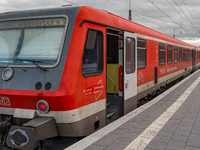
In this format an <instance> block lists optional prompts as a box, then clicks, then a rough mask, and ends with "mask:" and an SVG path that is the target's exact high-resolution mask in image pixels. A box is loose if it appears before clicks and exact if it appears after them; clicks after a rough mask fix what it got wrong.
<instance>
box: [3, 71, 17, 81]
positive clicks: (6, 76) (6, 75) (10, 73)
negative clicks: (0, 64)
mask: <svg viewBox="0 0 200 150" xmlns="http://www.w3.org/2000/svg"><path fill="white" fill-rule="evenodd" d="M13 74H14V71H13V69H12V68H6V69H5V70H4V71H3V73H2V79H3V80H4V81H8V80H9V79H11V78H12V76H13Z"/></svg>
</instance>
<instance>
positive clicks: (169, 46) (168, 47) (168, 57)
mask: <svg viewBox="0 0 200 150" xmlns="http://www.w3.org/2000/svg"><path fill="white" fill-rule="evenodd" d="M167 63H168V64H171V63H172V46H171V45H168V46H167Z"/></svg>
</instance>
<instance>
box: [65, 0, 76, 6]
mask: <svg viewBox="0 0 200 150" xmlns="http://www.w3.org/2000/svg"><path fill="white" fill-rule="evenodd" d="M63 1H65V2H68V3H71V4H73V5H78V4H76V3H73V2H70V1H67V0H63Z"/></svg>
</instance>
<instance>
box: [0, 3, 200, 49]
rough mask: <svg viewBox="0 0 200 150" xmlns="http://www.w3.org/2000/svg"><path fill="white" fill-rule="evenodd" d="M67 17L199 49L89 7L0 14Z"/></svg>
mask: <svg viewBox="0 0 200 150" xmlns="http://www.w3.org/2000/svg"><path fill="white" fill-rule="evenodd" d="M61 14H63V15H68V16H69V17H70V19H72V17H73V18H74V19H75V18H77V17H78V19H77V21H76V22H77V23H79V24H80V25H81V23H83V20H85V21H87V20H90V21H92V22H95V23H97V24H101V25H105V26H109V27H112V28H117V29H120V30H126V31H129V32H134V33H138V34H141V35H145V36H149V37H152V38H157V39H161V40H164V41H168V42H172V43H176V44H180V45H184V46H188V47H191V48H196V49H199V48H197V47H195V46H193V45H191V44H188V43H186V42H183V41H181V40H178V39H176V38H173V37H170V36H168V35H165V34H163V33H160V32H158V31H155V30H153V29H150V28H148V27H145V26H142V25H140V24H137V23H135V22H132V21H129V20H127V19H125V18H122V17H119V16H117V15H114V14H112V13H110V12H105V11H102V10H99V9H96V8H92V7H89V6H68V7H58V8H45V9H33V10H21V11H14V12H7V13H2V14H0V21H1V20H9V19H14V18H24V17H30V16H31V17H34V16H35V17H37V16H46V15H54V16H55V15H61Z"/></svg>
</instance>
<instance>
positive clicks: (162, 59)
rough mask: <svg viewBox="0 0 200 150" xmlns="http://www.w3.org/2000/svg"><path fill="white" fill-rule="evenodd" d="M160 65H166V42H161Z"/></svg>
mask: <svg viewBox="0 0 200 150" xmlns="http://www.w3.org/2000/svg"><path fill="white" fill-rule="evenodd" d="M159 65H160V66H161V65H165V44H161V43H160V44H159Z"/></svg>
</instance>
